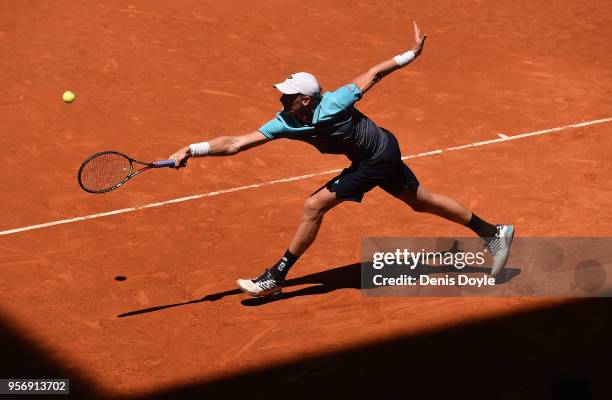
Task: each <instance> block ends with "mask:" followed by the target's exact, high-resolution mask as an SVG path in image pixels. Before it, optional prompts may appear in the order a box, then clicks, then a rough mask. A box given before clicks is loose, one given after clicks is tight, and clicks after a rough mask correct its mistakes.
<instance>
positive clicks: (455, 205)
mask: <svg viewBox="0 0 612 400" xmlns="http://www.w3.org/2000/svg"><path fill="white" fill-rule="evenodd" d="M397 198H398V199H400V200H401V201H403V202H404V203H406V204H408V205H409V206H410V207H411V208H412V209H413V210H414V211H417V212H426V213H429V214H434V215H437V216H439V217H442V218H445V219H447V220H449V221H453V222H456V223H458V224H461V225H465V226H466V227H468V228H470V229H471V230H472V231H474V233H476V234H477V235H478V236H480V237H481V238H483V239H484V240H485V242H486V243H487V246H488V247H489V249H490V250H491V254H492V256H493V266H492V269H491V275H497V274H498V273H499V271H501V269H502V268H503V267H504V266H505V265H506V261H507V260H508V255H509V252H510V244H511V243H512V239H513V237H514V227H513V226H512V225H493V224H491V223H489V222H487V221H485V220H483V219H481V218H479V217H478V216H477V215H476V214H474V213H472V212H470V211H468V210H467V209H466V208H465V207H464V206H463V205H461V203H459V202H458V201H457V200H455V199H452V198H450V197H447V196H443V195H441V194H438V193H432V192H430V191H428V190H427V189H426V188H425V187H423V186H422V185H419V187H418V188H417V189H416V190H414V189H413V188H410V189H406V190H404V191H403V192H401V193H400V194H399V195H398V196H397Z"/></svg>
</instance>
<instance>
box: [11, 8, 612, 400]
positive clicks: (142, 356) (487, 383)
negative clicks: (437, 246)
mask: <svg viewBox="0 0 612 400" xmlns="http://www.w3.org/2000/svg"><path fill="white" fill-rule="evenodd" d="M611 15H612V4H610V2H609V1H601V0H590V1H579V0H571V1H565V2H555V3H554V4H553V3H550V2H543V1H536V2H533V3H532V2H526V1H521V2H515V1H505V0H504V1H495V2H492V1H491V2H483V1H455V2H453V1H438V2H410V3H407V2H400V1H378V2H356V1H335V2H326V1H319V0H315V1H309V2H297V1H265V2H263V1H262V2H248V1H234V0H230V1H224V2H217V1H205V2H203V1H188V0H181V1H178V2H173V1H155V2H123V1H104V0H101V1H96V2H86V1H83V2H73V1H69V2H46V1H29V2H19V1H4V2H1V3H0V48H1V49H2V53H3V56H2V58H1V59H0V76H1V77H2V81H3V84H2V86H1V87H0V94H1V96H0V120H1V121H2V123H0V161H1V162H2V165H3V173H2V174H0V190H1V195H2V207H1V208H0V230H1V231H9V230H13V229H17V228H22V227H29V226H32V225H37V224H43V223H47V222H53V221H59V220H64V219H70V218H74V217H80V216H87V215H94V214H99V213H104V212H108V211H113V210H118V209H124V208H130V207H140V206H143V205H147V204H151V203H156V202H163V201H167V200H172V199H176V198H181V197H185V196H190V195H195V194H202V193H210V192H215V191H222V190H225V189H231V188H236V187H242V186H248V185H253V184H259V183H264V182H269V181H274V180H279V179H283V178H290V177H296V176H301V175H305V174H317V173H320V172H323V171H326V170H330V169H337V168H343V167H345V166H346V165H347V160H346V159H344V158H343V157H341V156H325V155H320V154H318V152H317V151H316V150H315V149H314V148H311V147H309V146H308V145H306V144H303V143H299V142H291V141H287V140H278V141H274V142H272V143H269V144H266V145H264V146H262V147H259V148H256V149H253V150H251V151H248V152H245V153H242V154H239V155H237V156H235V157H231V158H230V157H228V158H209V159H199V160H191V161H190V165H189V166H188V168H185V169H183V170H180V171H172V170H164V171H152V172H150V173H146V174H143V175H142V176H139V177H137V178H136V179H134V180H132V181H131V182H129V183H127V184H126V186H125V187H123V188H121V189H120V190H117V191H115V192H112V193H109V194H106V195H99V196H95V195H90V194H87V193H85V192H83V191H81V190H80V188H79V187H78V185H77V182H76V172H77V170H78V167H79V165H80V163H81V162H82V161H83V159H84V158H86V157H87V156H88V155H90V154H92V153H94V152H97V151H101V150H118V151H122V152H125V153H126V154H129V155H132V156H134V157H136V158H140V159H144V160H156V159H165V158H167V156H168V155H169V154H171V153H172V152H174V151H175V150H176V149H178V148H179V147H181V146H183V145H186V144H189V143H193V142H197V141H202V140H206V139H210V138H213V137H215V136H219V135H235V134H243V133H248V132H251V131H253V130H255V129H257V128H258V127H259V126H261V125H262V124H263V123H264V122H266V121H268V120H269V119H270V118H272V116H273V115H274V113H275V112H276V111H278V110H279V107H280V103H279V102H278V101H277V100H278V97H279V95H278V93H277V92H276V91H275V90H274V89H273V88H272V87H271V85H272V84H273V83H276V82H279V81H282V80H283V79H284V78H285V77H286V76H288V75H289V74H291V73H292V72H296V71H301V70H306V71H310V72H312V73H314V74H315V75H317V77H318V78H319V80H320V81H321V84H322V86H323V88H324V89H327V90H333V89H335V88H337V87H339V86H340V85H342V84H345V83H348V82H349V81H350V80H351V79H352V78H354V77H355V76H357V75H358V74H360V73H361V72H363V71H364V70H365V69H367V68H368V67H370V66H371V65H374V64H376V63H377V62H379V61H382V60H383V59H385V58H389V57H391V56H393V55H395V54H398V53H400V52H403V51H405V50H407V49H408V48H409V47H411V46H412V37H411V25H410V23H411V21H412V20H416V21H417V22H418V23H419V24H420V26H421V28H422V31H423V32H427V33H428V34H429V38H428V42H427V45H426V48H425V51H424V53H423V56H422V57H421V58H419V59H418V60H417V61H416V62H415V63H414V64H413V65H411V66H409V67H407V68H406V69H404V70H402V71H398V72H396V73H395V74H393V75H391V76H390V77H388V78H386V79H385V80H384V81H383V82H382V83H381V84H380V85H379V86H377V87H376V88H375V89H373V90H372V91H371V92H369V93H368V94H367V95H366V97H365V98H364V99H363V100H362V101H361V102H360V103H358V108H359V109H360V110H362V111H363V112H365V113H366V114H367V115H369V116H370V117H371V118H372V119H373V120H374V121H375V122H377V123H378V124H379V125H381V126H384V127H385V128H387V129H389V130H391V131H392V132H394V133H395V135H396V136H397V137H398V138H399V140H400V144H401V148H402V152H403V154H404V155H414V154H419V153H423V152H428V151H431V150H436V149H443V148H448V147H452V146H459V145H463V144H469V143H476V142H481V141H486V140H491V139H497V138H500V136H499V134H504V135H508V136H512V135H516V134H521V133H528V132H536V131H540V130H546V129H550V128H555V127H563V126H567V125H571V124H576V123H581V122H588V121H600V120H606V119H608V118H611V117H612V72H611V71H612V53H611V52H610V43H611V41H612V17H611ZM64 90H73V91H74V92H75V93H76V94H77V100H76V102H75V103H73V104H70V105H68V104H65V103H63V102H62V101H61V94H62V92H63V91H64ZM611 135H612V120H611V121H607V120H606V121H604V122H601V121H600V122H597V123H593V124H587V125H585V126H582V127H579V128H566V129H563V130H560V131H555V132H550V133H546V134H542V135H536V136H531V137H526V138H522V139H518V140H510V141H501V142H499V143H492V144H488V145H483V146H477V147H471V148H466V149H462V150H458V151H453V152H443V153H442V154H438V155H435V154H434V155H429V156H423V157H417V158H414V159H410V160H408V161H409V165H410V166H411V168H412V169H413V170H414V171H415V173H416V174H417V176H418V177H419V179H420V180H421V182H422V183H423V184H424V185H426V186H427V187H428V188H430V189H431V190H434V191H437V192H441V193H446V194H449V195H452V196H454V197H456V198H457V199H459V200H460V201H462V202H464V203H465V204H466V206H468V207H469V208H471V209H473V210H474V211H475V212H476V213H478V214H479V215H481V216H482V217H484V218H486V219H489V220H492V221H495V222H505V223H513V224H515V226H516V229H517V235H519V236H545V237H572V236H580V237H582V236H611V235H612V224H611V223H610V219H609V206H610V199H611V198H612V167H611V166H610V165H611V164H610V151H611V148H612V142H611V139H610V137H611ZM331 176H332V175H322V174H319V175H315V176H313V177H310V178H305V179H300V180H295V181H290V182H279V183H275V184H267V185H262V186H259V187H250V188H245V189H242V190H237V191H234V192H227V193H220V194H218V195H214V196H208V197H204V198H201V199H197V200H193V201H186V202H181V203H176V204H168V205H163V206H159V207H155V208H148V209H140V210H136V211H132V212H126V213H122V214H117V215H112V216H105V217H100V218H96V219H90V220H85V221H78V222H73V223H66V224H61V225H55V226H50V227H45V228H40V229H31V230H26V231H21V232H15V233H8V234H3V235H2V236H0V265H1V271H2V273H1V275H0V327H1V328H2V331H3V333H2V336H3V339H2V348H3V351H4V352H5V356H4V357H3V360H2V364H3V365H2V373H1V374H0V375H2V376H1V377H6V378H8V377H67V378H71V383H72V385H73V397H77V396H82V397H87V398H94V397H99V398H138V399H145V398H147V399H148V398H157V397H159V398H222V397H225V398H231V397H233V396H238V395H240V396H242V397H243V398H260V397H262V398H264V397H269V396H270V391H273V392H275V393H276V394H277V395H282V396H283V397H285V398H291V397H301V396H304V397H306V396H309V395H310V394H312V393H316V392H319V395H320V396H323V397H324V395H325V394H327V396H328V397H334V398H355V397H360V396H362V395H364V394H371V395H372V396H374V395H380V396H382V398H387V397H385V396H388V397H392V396H397V395H398V394H402V393H403V394H404V395H406V396H408V395H413V396H414V397H413V398H439V397H442V395H446V396H449V395H456V396H458V397H456V398H461V397H464V396H467V395H470V396H471V397H473V398H491V399H492V398H498V399H518V398H521V399H525V398H534V399H542V398H548V396H550V390H551V389H550V388H551V384H553V383H554V382H558V381H559V380H563V379H566V378H568V377H569V378H568V379H569V380H570V381H571V380H572V379H574V380H578V381H581V380H582V381H586V382H588V385H589V386H590V388H591V390H592V394H593V398H601V399H603V398H609V397H608V396H609V395H610V393H611V391H612V388H611V386H610V381H609V379H608V378H609V376H608V375H609V370H606V369H605V368H604V366H605V365H606V363H608V364H607V365H608V366H609V360H610V357H611V356H612V353H611V350H610V346H609V338H610V335H611V334H612V322H611V320H610V315H611V313H610V311H611V308H612V307H611V303H610V302H609V301H608V300H607V299H598V300H596V299H591V300H588V299H586V300H585V299H583V300H577V299H571V298H541V297H540V298H526V297H525V298H521V297H507V298H409V297H394V298H387V297H378V298H373V297H364V296H363V295H362V293H361V291H360V290H359V264H358V263H359V262H360V261H361V260H360V239H361V238H362V237H368V236H453V235H457V236H465V235H469V231H468V230H467V229H465V228H462V227H460V226H454V225H452V224H449V223H447V222H445V221H443V220H441V219H438V218H436V217H433V216H427V215H422V214H416V213H414V212H412V211H411V210H410V209H408V208H407V207H406V206H405V205H403V204H401V203H400V202H398V201H397V200H395V199H393V198H392V197H390V196H388V195H387V194H386V193H384V192H383V191H381V190H380V189H375V190H374V191H372V192H371V193H369V194H368V195H367V196H366V198H365V200H364V202H363V203H362V204H361V205H357V204H354V203H348V204H343V205H341V206H339V207H337V208H336V209H334V210H332V211H331V212H330V213H329V214H328V215H327V216H326V220H325V223H324V225H323V227H322V229H321V232H320V234H319V237H318V239H317V241H316V242H315V244H314V246H313V247H312V248H311V249H310V250H309V251H308V252H307V253H306V254H305V255H304V256H303V257H302V258H301V259H300V261H299V263H298V264H297V265H296V266H295V267H294V268H293V269H292V271H291V273H290V275H289V278H291V280H290V281H289V287H288V288H286V290H285V292H286V293H287V294H288V295H287V296H285V297H284V298H282V299H281V300H279V301H273V302H261V301H256V300H254V299H249V298H247V297H246V296H245V295H243V294H241V293H240V292H239V291H238V290H236V289H235V284H234V282H235V280H236V278H239V277H242V278H249V277H253V276H256V275H258V274H259V273H260V272H261V271H262V269H263V268H265V267H267V266H269V265H270V264H272V263H273V262H275V261H276V260H277V259H278V257H279V256H280V255H281V254H282V252H283V251H284V249H285V248H286V246H287V245H288V243H289V241H290V239H291V237H292V235H293V233H294V228H295V226H296V224H297V222H298V221H299V218H300V214H301V209H302V204H303V200H304V199H305V198H306V197H307V196H308V195H309V194H310V193H311V192H313V191H314V190H315V189H317V188H318V187H319V186H320V185H322V184H323V183H324V182H326V181H327V180H328V179H329V178H330V177H331ZM116 276H125V277H127V280H125V281H116V280H115V279H114V278H115V277H116ZM553 386H554V385H553ZM321 393H323V395H321ZM394 398H397V397H394Z"/></svg>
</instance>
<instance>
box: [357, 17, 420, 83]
mask: <svg viewBox="0 0 612 400" xmlns="http://www.w3.org/2000/svg"><path fill="white" fill-rule="evenodd" d="M413 24H414V41H415V44H414V47H413V48H412V49H411V50H408V51H407V52H405V53H403V54H399V55H397V56H395V57H393V58H390V59H388V60H385V61H383V62H381V63H380V64H377V65H375V66H373V67H372V68H370V69H369V70H368V71H367V72H365V73H363V74H361V75H359V76H358V77H357V78H355V79H354V80H353V83H354V84H355V85H356V86H357V87H358V88H359V89H360V90H361V92H362V93H363V94H365V93H366V92H367V91H368V90H370V88H372V86H374V84H375V83H376V82H378V81H380V80H381V79H382V78H384V77H385V76H387V75H389V74H390V73H391V72H393V71H395V70H396V69H400V68H402V67H404V66H406V65H408V64H410V63H411V62H412V61H414V59H415V58H417V57H418V56H419V55H420V54H421V52H422V51H423V46H424V45H425V39H427V35H426V34H425V35H423V36H421V31H420V30H419V27H418V26H417V24H416V22H413Z"/></svg>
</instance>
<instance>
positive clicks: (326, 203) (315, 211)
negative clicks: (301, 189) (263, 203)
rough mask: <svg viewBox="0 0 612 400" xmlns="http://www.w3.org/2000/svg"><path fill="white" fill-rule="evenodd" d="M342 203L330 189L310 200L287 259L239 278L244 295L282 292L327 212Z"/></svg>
mask: <svg viewBox="0 0 612 400" xmlns="http://www.w3.org/2000/svg"><path fill="white" fill-rule="evenodd" d="M342 201H343V200H342V199H338V198H337V196H336V193H332V192H330V191H329V189H327V188H326V187H323V188H321V189H320V190H318V191H317V192H315V193H314V194H312V195H311V196H310V197H308V198H307V199H306V201H305V202H304V209H303V212H302V218H301V220H300V224H299V225H298V228H297V231H296V232H295V234H294V235H293V239H292V240H291V244H290V245H289V248H288V249H287V251H286V252H285V254H284V255H283V257H281V259H280V260H279V261H278V262H276V263H275V264H274V265H273V266H272V267H271V268H270V269H266V270H265V271H264V272H263V274H261V275H260V276H259V277H257V278H254V279H238V281H237V282H236V283H237V285H238V287H239V288H240V289H241V290H242V291H243V292H245V293H247V294H249V295H251V296H256V297H263V296H270V295H273V294H275V293H279V292H280V291H281V290H282V285H283V281H284V280H285V277H286V276H287V273H288V272H289V269H290V268H291V267H292V266H293V264H295V262H296V261H297V260H298V258H299V257H300V256H301V255H302V254H303V253H304V252H305V251H306V250H307V249H308V248H309V247H310V245H311V244H312V243H313V242H314V240H315V238H316V237H317V233H318V232H319V228H320V227H321V223H322V222H323V216H324V215H325V213H326V212H327V211H329V210H330V209H332V208H333V207H334V206H336V205H338V204H340V203H341V202H342Z"/></svg>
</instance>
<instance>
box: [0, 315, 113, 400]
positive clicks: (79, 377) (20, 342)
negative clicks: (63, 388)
mask: <svg viewBox="0 0 612 400" xmlns="http://www.w3.org/2000/svg"><path fill="white" fill-rule="evenodd" d="M26 337H27V335H26V334H25V332H21V331H20V330H19V329H18V328H16V327H15V326H13V325H12V324H11V323H10V321H8V320H7V319H5V318H4V317H3V316H1V315H0V378H2V379H13V378H30V379H36V378H38V379H42V378H56V379H60V378H62V379H66V378H67V379H70V394H69V395H33V394H21V395H0V399H2V400H4V399H20V400H26V399H45V400H46V399H63V400H66V399H73V398H74V399H105V398H108V397H107V396H106V395H105V394H104V393H103V391H102V389H101V388H99V387H97V386H95V385H94V383H93V382H92V381H91V380H89V379H88V378H86V377H84V376H83V374H82V373H80V372H79V371H78V370H75V369H71V368H67V367H66V366H64V365H62V364H61V363H60V362H59V361H58V360H54V359H53V358H51V357H50V356H49V355H48V353H47V352H46V351H45V350H44V349H43V348H41V347H40V346H39V345H38V344H36V343H35V342H33V341H31V340H28V339H26Z"/></svg>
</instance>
